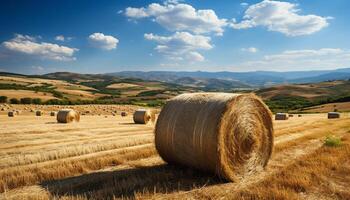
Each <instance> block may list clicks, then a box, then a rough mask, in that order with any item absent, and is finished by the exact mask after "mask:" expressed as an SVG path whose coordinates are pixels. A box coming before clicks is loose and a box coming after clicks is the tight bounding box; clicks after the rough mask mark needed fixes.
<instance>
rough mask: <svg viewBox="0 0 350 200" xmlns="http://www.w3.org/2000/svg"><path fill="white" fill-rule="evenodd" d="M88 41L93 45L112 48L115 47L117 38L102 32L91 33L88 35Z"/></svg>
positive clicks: (107, 48) (105, 48)
mask: <svg viewBox="0 0 350 200" xmlns="http://www.w3.org/2000/svg"><path fill="white" fill-rule="evenodd" d="M89 42H90V43H91V45H93V46H94V47H97V48H101V49H104V50H112V49H115V48H117V44H118V42H119V40H118V39H117V38H115V37H113V36H110V35H104V34H103V33H93V34H91V35H90V36H89Z"/></svg>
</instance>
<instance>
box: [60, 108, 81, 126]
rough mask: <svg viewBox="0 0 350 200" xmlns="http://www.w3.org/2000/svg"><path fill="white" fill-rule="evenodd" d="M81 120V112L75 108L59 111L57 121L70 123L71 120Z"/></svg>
mask: <svg viewBox="0 0 350 200" xmlns="http://www.w3.org/2000/svg"><path fill="white" fill-rule="evenodd" d="M73 121H76V122H79V121H80V114H79V113H78V112H76V111H75V110H73V109H63V110H60V111H58V113H57V122H58V123H70V122H73Z"/></svg>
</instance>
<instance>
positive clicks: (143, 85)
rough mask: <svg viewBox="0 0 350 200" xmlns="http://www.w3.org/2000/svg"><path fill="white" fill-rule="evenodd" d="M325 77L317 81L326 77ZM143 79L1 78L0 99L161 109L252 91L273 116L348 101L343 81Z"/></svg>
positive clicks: (5, 75) (349, 91) (83, 76)
mask: <svg viewBox="0 0 350 200" xmlns="http://www.w3.org/2000/svg"><path fill="white" fill-rule="evenodd" d="M145 74H148V73H145ZM329 74H330V73H326V74H323V75H319V76H327V77H329V76H328V75H329ZM332 74H334V72H333V73H332ZM344 74H345V73H343V75H344ZM345 75H346V74H345ZM290 76H293V77H296V76H298V75H297V74H293V75H290ZM142 77H143V78H145V79H146V80H143V79H141V78H130V77H129V78H128V77H126V76H115V75H110V74H107V75H106V74H78V73H70V72H57V73H51V74H45V75H40V76H38V75H34V76H33V75H21V74H11V73H0V93H1V95H0V96H7V97H8V100H9V99H11V98H17V99H21V98H26V97H27V98H32V99H34V98H40V99H41V101H42V102H43V103H46V104H96V103H99V104H101V103H103V104H136V105H148V106H160V105H162V104H163V103H164V102H165V100H166V99H169V98H171V97H173V96H176V95H178V94H181V93H186V92H201V91H207V92H208V91H209V92H237V91H239V92H252V91H253V92H255V93H256V94H257V95H258V96H261V97H262V98H263V99H264V101H265V102H266V103H267V104H268V105H269V107H270V108H271V109H272V110H273V111H276V112H277V111H304V110H306V109H307V108H308V107H312V106H318V105H321V104H326V103H338V102H350V81H347V80H338V81H325V82H316V83H303V84H282V85H274V86H271V87H265V88H261V89H255V88H252V87H251V86H250V85H247V84H244V83H242V82H240V81H236V80H226V79H218V78H193V77H189V76H184V77H177V76H171V75H170V74H169V76H168V79H167V80H168V82H163V81H157V80H151V78H146V77H144V76H142ZM157 77H158V76H156V77H155V79H156V78H157ZM159 77H160V75H159ZM265 77H266V76H265ZM317 80H319V79H317Z"/></svg>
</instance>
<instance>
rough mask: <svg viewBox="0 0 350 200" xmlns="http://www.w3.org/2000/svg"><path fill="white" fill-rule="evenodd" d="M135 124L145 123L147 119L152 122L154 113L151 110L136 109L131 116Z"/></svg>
mask: <svg viewBox="0 0 350 200" xmlns="http://www.w3.org/2000/svg"><path fill="white" fill-rule="evenodd" d="M133 119H134V122H135V124H147V123H148V122H149V121H152V122H154V120H155V114H154V113H153V111H151V110H145V109H138V110H136V111H135V112H134V116H133Z"/></svg>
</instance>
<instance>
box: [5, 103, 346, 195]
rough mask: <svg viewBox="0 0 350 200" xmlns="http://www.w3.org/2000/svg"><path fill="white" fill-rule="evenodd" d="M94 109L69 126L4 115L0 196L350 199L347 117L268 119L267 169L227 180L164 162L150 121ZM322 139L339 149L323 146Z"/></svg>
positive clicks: (47, 119) (31, 115)
mask: <svg viewBox="0 0 350 200" xmlns="http://www.w3.org/2000/svg"><path fill="white" fill-rule="evenodd" d="M41 109H42V110H47V111H48V110H50V109H53V107H49V108H47V107H45V108H44V107H42V108H41ZM79 109H81V108H79ZM84 109H85V108H84ZM118 109H119V110H123V109H124V108H123V107H122V106H120V107H118ZM133 109H135V108H133V107H125V110H128V111H129V112H130V113H131V112H132V110H133ZM97 110H100V111H101V112H100V113H99V114H100V115H98V114H97V115H92V114H91V113H89V114H87V115H84V116H81V121H80V122H79V123H71V124H58V123H56V118H55V117H51V116H49V115H48V114H45V115H44V116H41V117H37V116H35V114H34V113H33V112H30V111H26V112H23V113H22V114H20V115H18V116H15V117H14V118H9V117H7V115H6V112H5V111H2V112H1V113H0V138H1V140H0V199H120V198H131V199H134V198H136V199H218V198H222V199H350V191H349V189H348V186H349V185H350V176H349V174H350V118H349V114H347V113H343V114H342V116H341V118H340V119H333V120H328V119H327V116H326V114H308V115H303V116H302V117H298V116H296V115H295V116H294V117H292V118H290V119H289V120H287V121H274V128H275V146H274V152H273V155H272V158H271V160H270V162H269V164H268V166H267V168H266V169H265V170H264V171H262V172H260V173H259V174H256V175H254V176H252V177H246V178H245V179H243V180H241V181H239V182H237V183H231V182H227V181H225V180H221V179H219V178H217V177H216V176H215V175H212V174H207V173H203V172H200V171H198V170H194V169H190V168H187V167H179V166H172V165H167V164H166V163H164V161H162V159H161V158H160V157H159V156H158V154H157V152H156V149H155V146H154V133H153V130H154V124H152V123H150V124H148V125H137V124H134V123H133V120H132V115H131V114H129V115H128V116H127V117H121V116H120V115H119V114H118V112H117V114H116V116H113V115H111V110H112V107H108V106H100V107H96V110H94V112H97ZM97 113H98V112H97ZM328 135H334V136H337V137H339V138H341V139H342V145H341V146H339V147H328V146H325V145H324V139H325V138H326V136H328Z"/></svg>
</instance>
